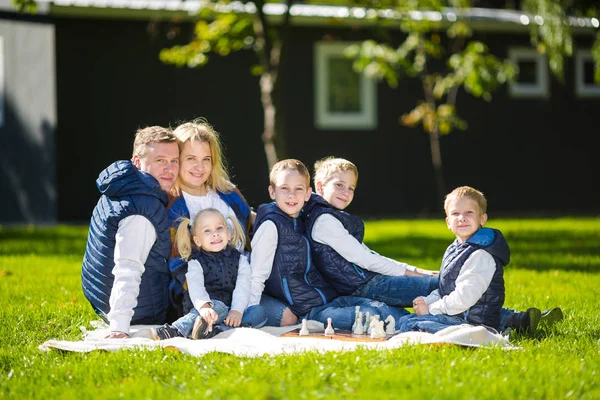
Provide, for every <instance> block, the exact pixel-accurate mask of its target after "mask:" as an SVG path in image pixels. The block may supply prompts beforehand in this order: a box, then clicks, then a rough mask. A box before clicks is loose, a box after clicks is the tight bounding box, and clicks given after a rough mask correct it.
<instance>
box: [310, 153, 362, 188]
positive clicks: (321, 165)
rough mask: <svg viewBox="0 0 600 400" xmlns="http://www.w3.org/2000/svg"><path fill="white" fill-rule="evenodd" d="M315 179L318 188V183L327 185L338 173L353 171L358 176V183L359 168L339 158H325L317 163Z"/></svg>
mask: <svg viewBox="0 0 600 400" xmlns="http://www.w3.org/2000/svg"><path fill="white" fill-rule="evenodd" d="M314 168H315V177H314V183H315V186H317V182H321V184H322V185H326V184H327V182H329V181H330V180H331V178H332V175H333V174H335V173H336V172H346V171H352V172H354V175H356V181H357V182H358V168H356V165H354V164H353V163H351V162H350V161H348V160H346V159H343V158H337V157H325V158H322V159H320V160H319V161H317V162H316V163H315V167H314Z"/></svg>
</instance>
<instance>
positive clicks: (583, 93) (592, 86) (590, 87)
mask: <svg viewBox="0 0 600 400" xmlns="http://www.w3.org/2000/svg"><path fill="white" fill-rule="evenodd" d="M575 92H576V93H577V96H579V97H600V85H598V84H597V83H595V82H594V59H593V58H592V53H591V52H590V51H589V50H578V51H577V53H575Z"/></svg>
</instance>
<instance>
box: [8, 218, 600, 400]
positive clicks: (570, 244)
mask: <svg viewBox="0 0 600 400" xmlns="http://www.w3.org/2000/svg"><path fill="white" fill-rule="evenodd" d="M489 226H491V227H496V228H499V229H501V230H502V231H503V232H504V234H505V236H506V238H507V240H508V242H509V245H510V247H511V251H512V260H511V263H510V265H509V266H508V267H507V268H506V269H505V280H506V291H507V296H506V303H505V306H507V307H511V308H516V309H520V310H524V309H526V308H528V307H532V306H535V307H538V308H540V309H542V310H543V309H546V308H549V307H554V306H559V307H561V308H562V309H563V311H564V313H565V320H564V321H563V322H561V323H560V324H558V325H557V326H556V327H555V329H553V330H551V331H549V332H538V333H537V334H536V335H535V336H533V337H527V336H522V337H519V336H513V337H512V338H511V340H512V342H513V344H514V345H516V346H518V347H519V348H520V349H519V350H515V351H506V350H501V349H497V348H492V349H465V348H460V347H455V346H441V347H439V346H438V347H429V346H425V345H416V346H406V347H404V348H401V349H396V350H392V351H372V350H358V351H355V352H348V353H326V354H319V353H306V354H303V355H296V356H276V357H264V358H239V357H235V356H231V355H226V354H210V355H207V356H204V357H190V356H186V355H183V354H180V353H177V352H173V351H169V350H153V351H119V352H115V353H107V352H93V353H88V354H81V353H65V352H59V351H51V352H42V351H40V350H38V346H39V345H40V344H42V343H43V342H44V341H46V340H48V339H64V340H79V339H81V338H82V334H81V331H80V327H81V326H84V327H86V328H88V329H91V325H90V321H93V320H95V319H96V317H95V315H94V313H93V312H92V310H91V307H90V306H89V304H88V303H87V301H86V300H85V298H84V297H83V294H82V291H81V281H80V270H81V259H82V256H83V252H84V249H85V241H86V235H87V227H80V226H77V227H73V226H60V227H56V228H40V227H30V228H8V227H0V399H3V398H15V399H87V398H102V399H116V398H135V399H171V398H177V399H179V398H185V399H200V398H208V399H236V398H249V399H254V398H258V399H263V398H265V399H288V398H290V399H297V398H298V399H318V398H323V399H328V398H341V399H382V398H383V399H387V398H394V399H404V398H406V399H420V398H431V399H453V398H455V399H505V398H516V399H529V398H531V399H568V398H570V399H598V398H600V384H599V382H600V341H599V339H600V299H599V296H600V220H599V219H594V218H579V219H556V220H491V221H490V223H489ZM452 240H453V236H452V234H451V233H450V232H449V231H448V230H447V229H446V227H445V225H444V223H443V221H441V220H440V221H438V220H436V221H433V220H410V221H407V220H403V221H387V220H386V221H373V222H369V223H367V236H366V239H365V241H366V242H367V244H368V245H369V246H370V247H371V248H373V249H374V250H376V251H378V252H380V253H382V254H385V255H387V256H389V257H392V258H396V259H398V260H402V261H405V262H408V263H411V264H414V265H418V266H420V267H423V268H428V269H439V263H440V260H441V256H442V254H443V252H444V250H445V248H446V246H447V245H448V244H449V243H450V242H451V241H452Z"/></svg>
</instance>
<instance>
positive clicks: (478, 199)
mask: <svg viewBox="0 0 600 400" xmlns="http://www.w3.org/2000/svg"><path fill="white" fill-rule="evenodd" d="M463 197H467V198H469V199H471V200H473V201H474V202H475V203H476V204H477V206H478V207H479V212H480V213H481V214H485V213H486V212H487V200H486V199H485V196H484V195H483V193H482V192H480V191H479V190H477V189H473V188H472V187H470V186H460V187H457V188H456V189H454V190H453V191H451V192H450V193H448V194H447V195H446V200H444V211H445V212H446V215H448V206H449V205H450V202H451V201H453V200H456V199H460V198H463Z"/></svg>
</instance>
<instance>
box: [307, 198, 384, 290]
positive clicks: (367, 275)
mask: <svg viewBox="0 0 600 400" xmlns="http://www.w3.org/2000/svg"><path fill="white" fill-rule="evenodd" d="M323 214H330V215H332V216H334V217H335V218H337V219H338V220H339V221H340V222H341V223H342V225H344V228H346V230H347V231H348V232H349V233H350V234H351V235H352V236H354V238H356V240H358V241H359V242H360V243H362V241H363V238H364V235H365V224H364V223H363V221H362V220H361V219H360V218H358V217H355V216H352V215H350V214H348V213H346V212H344V211H340V210H337V209H335V208H334V207H333V206H332V205H331V204H329V203H328V202H327V201H326V200H325V199H324V198H323V197H321V196H319V195H318V194H314V193H313V194H312V195H311V196H310V200H309V201H308V202H307V203H306V205H305V206H304V208H303V215H304V219H305V221H306V232H307V236H308V238H309V240H310V245H311V249H312V257H313V261H314V264H315V265H316V267H317V268H318V269H319V271H320V272H321V274H323V277H324V278H325V279H326V280H327V282H328V283H329V284H330V285H331V286H332V287H333V288H334V289H335V291H336V292H338V293H339V294H340V295H342V296H347V295H350V294H352V293H354V292H355V291H356V290H357V289H358V288H359V287H361V286H362V285H364V284H365V283H367V282H368V281H369V280H370V279H371V278H373V277H374V276H375V273H374V272H371V271H367V270H366V269H363V268H361V267H358V266H357V265H355V264H353V263H351V262H349V261H348V260H346V259H345V258H344V257H342V256H341V255H339V254H338V253H337V252H336V251H335V250H334V249H332V248H331V247H330V246H328V245H325V244H322V243H319V242H317V241H315V240H313V238H312V231H313V227H314V225H315V222H316V221H317V218H319V217H320V216H321V215H323Z"/></svg>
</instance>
